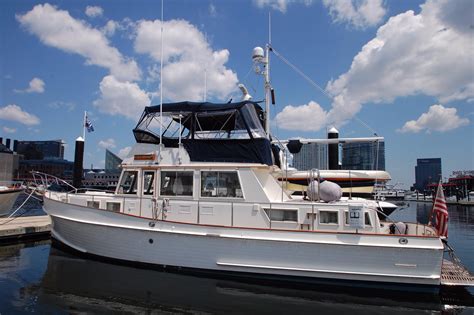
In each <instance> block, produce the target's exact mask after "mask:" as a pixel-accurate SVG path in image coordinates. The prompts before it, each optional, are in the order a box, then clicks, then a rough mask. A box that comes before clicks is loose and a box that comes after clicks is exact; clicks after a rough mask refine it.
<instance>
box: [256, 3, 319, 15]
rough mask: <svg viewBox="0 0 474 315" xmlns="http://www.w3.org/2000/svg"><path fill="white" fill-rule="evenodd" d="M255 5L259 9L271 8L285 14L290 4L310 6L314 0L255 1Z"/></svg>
mask: <svg viewBox="0 0 474 315" xmlns="http://www.w3.org/2000/svg"><path fill="white" fill-rule="evenodd" d="M253 3H254V4H255V5H256V6H257V7H259V8H265V7H270V8H272V9H273V10H277V11H280V12H282V13H285V12H286V10H287V8H288V6H289V5H290V4H293V3H301V4H304V5H306V6H309V5H311V4H312V3H313V0H253Z"/></svg>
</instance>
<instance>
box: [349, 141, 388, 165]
mask: <svg viewBox="0 0 474 315" xmlns="http://www.w3.org/2000/svg"><path fill="white" fill-rule="evenodd" d="M341 168H342V169H343V170H379V171H385V142H384V141H376V142H349V143H343V144H342V167H341Z"/></svg>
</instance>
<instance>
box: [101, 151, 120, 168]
mask: <svg viewBox="0 0 474 315" xmlns="http://www.w3.org/2000/svg"><path fill="white" fill-rule="evenodd" d="M121 163H122V159H121V158H119V157H118V156H117V155H115V154H114V153H112V152H111V151H109V150H107V149H105V170H106V171H113V170H120V167H119V166H120V164H121Z"/></svg>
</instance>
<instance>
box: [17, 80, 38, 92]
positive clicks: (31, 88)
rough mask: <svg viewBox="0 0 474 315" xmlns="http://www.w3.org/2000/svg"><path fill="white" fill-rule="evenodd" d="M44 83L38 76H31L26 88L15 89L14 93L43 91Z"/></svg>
mask: <svg viewBox="0 0 474 315" xmlns="http://www.w3.org/2000/svg"><path fill="white" fill-rule="evenodd" d="M44 86H45V83H44V81H43V80H41V79H40V78H33V79H32V80H31V81H30V84H29V86H28V88H26V89H24V90H15V92H16V93H43V92H44Z"/></svg>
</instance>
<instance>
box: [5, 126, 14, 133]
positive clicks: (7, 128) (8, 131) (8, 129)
mask: <svg viewBox="0 0 474 315" xmlns="http://www.w3.org/2000/svg"><path fill="white" fill-rule="evenodd" d="M2 129H3V132H5V133H15V132H16V128H9V127H6V126H5V127H3V128H2Z"/></svg>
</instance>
